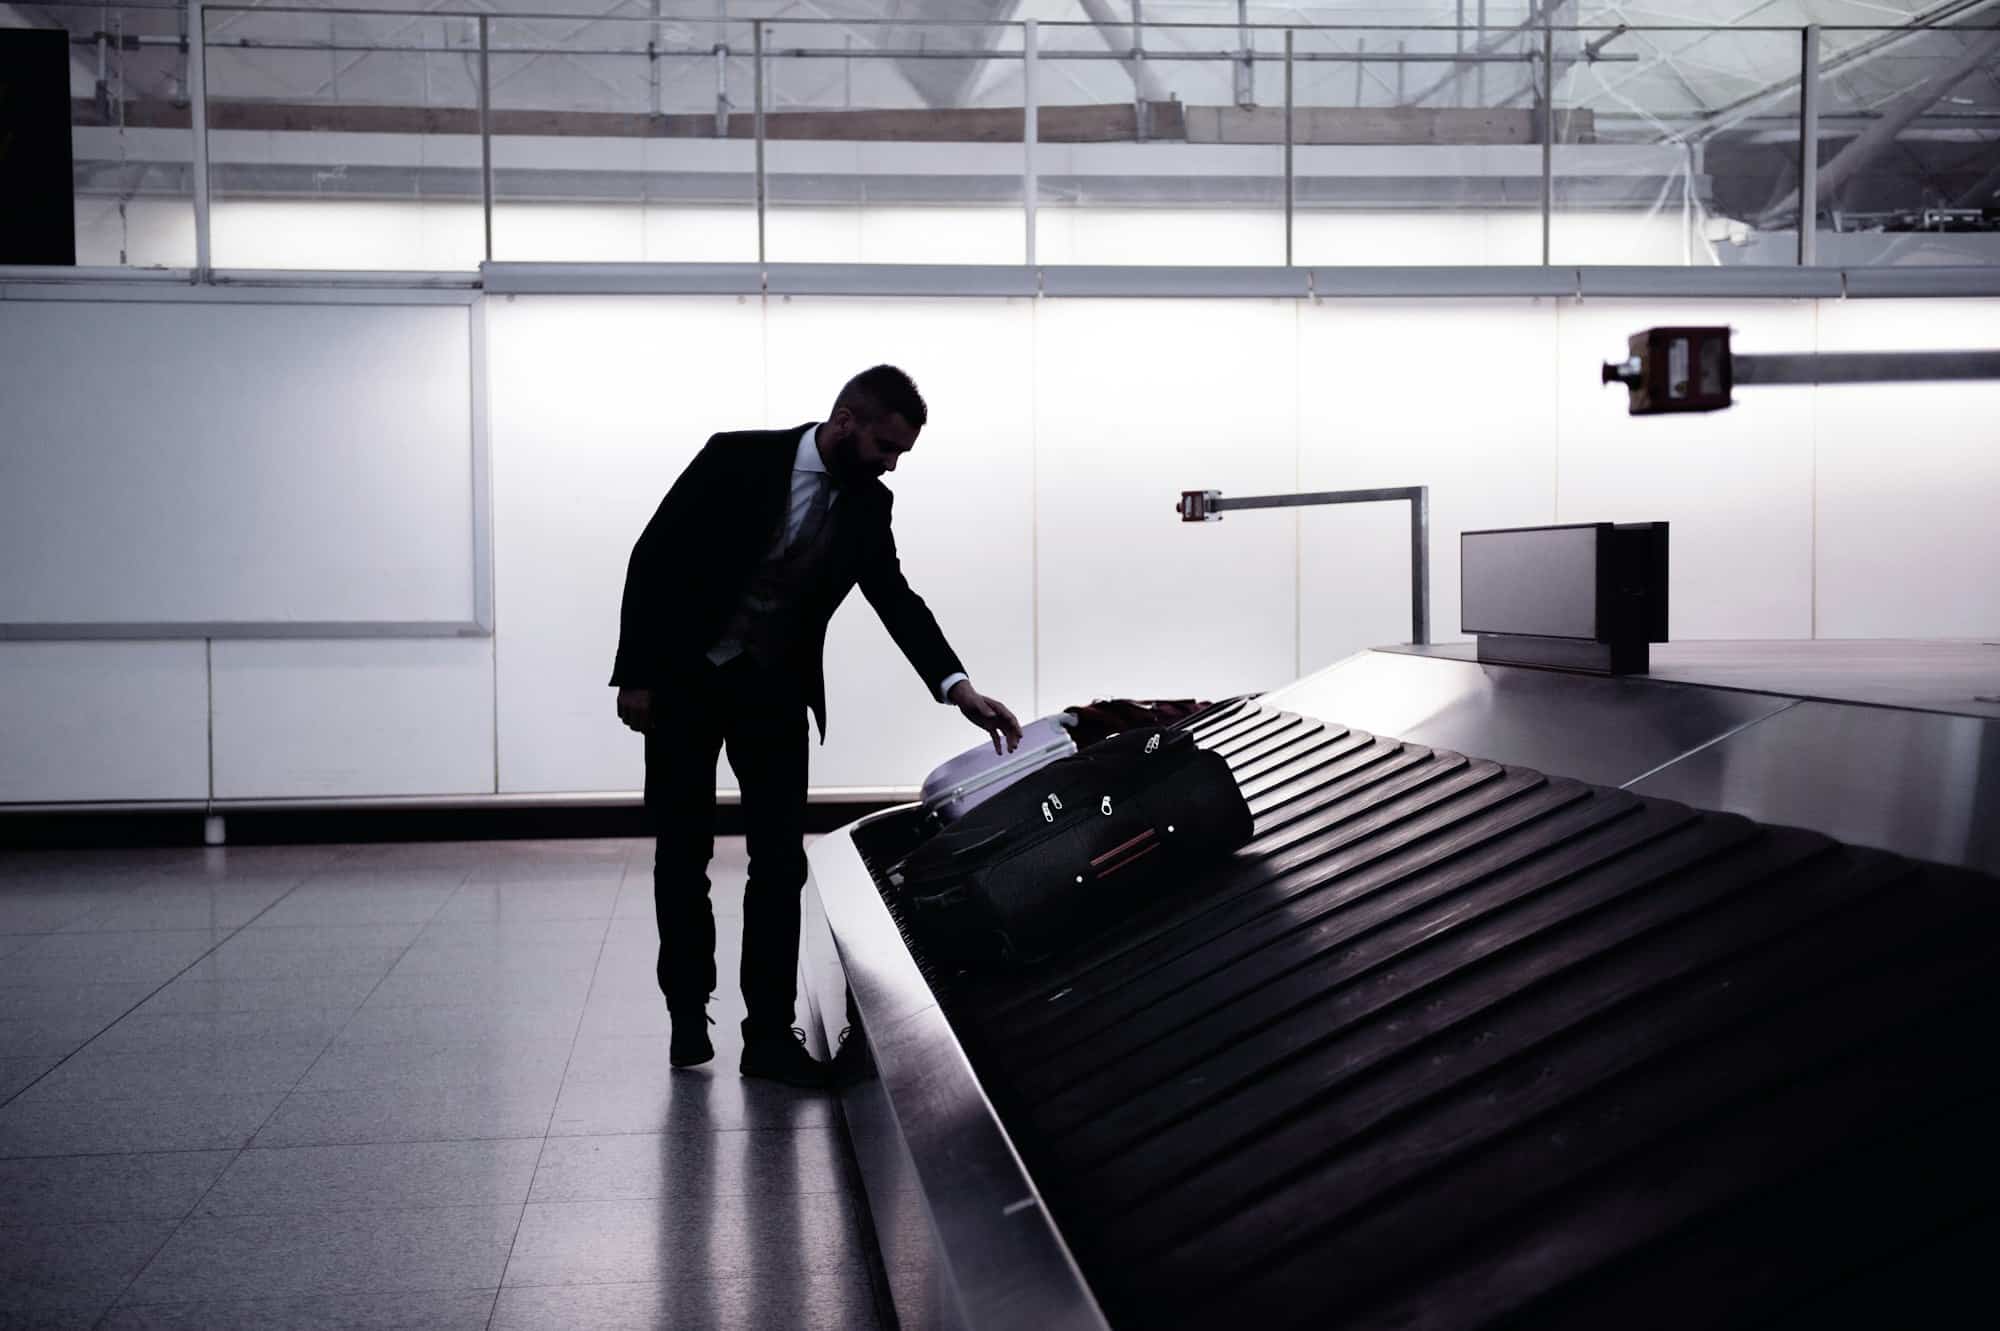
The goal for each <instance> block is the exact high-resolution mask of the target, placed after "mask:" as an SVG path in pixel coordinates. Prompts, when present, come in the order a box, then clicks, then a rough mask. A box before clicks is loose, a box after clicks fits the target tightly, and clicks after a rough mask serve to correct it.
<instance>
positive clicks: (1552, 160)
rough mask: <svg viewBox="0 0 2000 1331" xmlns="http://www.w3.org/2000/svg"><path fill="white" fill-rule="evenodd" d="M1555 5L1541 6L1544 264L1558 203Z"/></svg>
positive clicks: (1547, 260)
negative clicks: (1553, 18) (1553, 13)
mask: <svg viewBox="0 0 2000 1331" xmlns="http://www.w3.org/2000/svg"><path fill="white" fill-rule="evenodd" d="M1552 9H1553V7H1552V6H1547V5H1545V6H1543V8H1542V89H1543V93H1542V266H1543V267H1547V266H1548V263H1549V255H1550V231H1551V228H1552V226H1553V224H1554V222H1555V204H1556V30H1555V25H1554V24H1553V23H1552V22H1551V21H1550V20H1551V14H1552Z"/></svg>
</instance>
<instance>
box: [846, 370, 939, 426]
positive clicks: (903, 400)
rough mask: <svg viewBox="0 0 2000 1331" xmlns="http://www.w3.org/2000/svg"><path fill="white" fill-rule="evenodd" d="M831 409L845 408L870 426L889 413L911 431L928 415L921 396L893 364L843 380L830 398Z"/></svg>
mask: <svg viewBox="0 0 2000 1331" xmlns="http://www.w3.org/2000/svg"><path fill="white" fill-rule="evenodd" d="M833 405H834V406H835V408H840V407H846V408H847V409H848V410H849V411H851V412H853V413H854V415H855V416H856V417H857V418H859V419H861V420H864V421H868V422H870V423H873V422H875V421H879V420H881V419H882V418H883V417H885V416H888V415H890V414H892V413H893V414H895V415H898V416H901V417H902V418H903V419H904V420H906V421H908V422H909V423H910V426H911V428H912V429H917V430H921V429H923V428H924V422H925V420H926V418H927V417H928V415H929V412H928V411H927V410H926V409H925V407H924V395H923V394H922V393H919V392H918V391H917V386H916V384H915V383H913V382H912V381H911V379H910V376H909V375H907V374H904V373H903V372H902V371H901V370H899V369H897V368H896V367H895V366H893V365H877V366H876V367H875V368H874V369H872V370H863V371H862V372H861V373H859V374H857V375H855V376H854V377H853V378H852V379H849V380H848V381H847V386H846V387H845V388H842V389H841V390H840V396H839V397H838V398H835V399H834V403H833Z"/></svg>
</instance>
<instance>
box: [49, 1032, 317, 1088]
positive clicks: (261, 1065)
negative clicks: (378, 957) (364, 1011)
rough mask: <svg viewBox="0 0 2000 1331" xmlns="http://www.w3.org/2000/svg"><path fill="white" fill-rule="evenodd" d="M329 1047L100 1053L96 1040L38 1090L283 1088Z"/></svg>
mask: <svg viewBox="0 0 2000 1331" xmlns="http://www.w3.org/2000/svg"><path fill="white" fill-rule="evenodd" d="M325 1047H326V1037H325V1036H314V1037H310V1038H305V1039H289V1040H277V1039H270V1040H260V1041H256V1042H254V1043H252V1042H243V1043H229V1042H224V1043H219V1044H208V1045H186V1046H181V1047H175V1048H168V1049H149V1050H147V1051H145V1052H143V1053H100V1052H98V1050H97V1049H96V1047H95V1046H92V1047H91V1048H88V1049H85V1050H83V1051H82V1052H80V1053H78V1054H75V1055H73V1056H71V1057H70V1058H69V1059H68V1060H67V1061H65V1062H64V1063H63V1064H62V1066H61V1067H58V1068H56V1069H55V1070H54V1071H53V1072H51V1073H49V1075H48V1076H46V1077H44V1078H43V1079H42V1081H41V1084H40V1085H38V1086H36V1087H35V1094H36V1095H39V1096H42V1097H44V1098H48V1099H58V1100H69V1101H77V1100H88V1101H110V1100H151V1099H154V1098H156V1097H164V1096H178V1095H204V1094H213V1095H232V1094H251V1093H254V1092H259V1091H272V1092H277V1093H279V1094H282V1093H284V1092H286V1091H289V1090H291V1089H292V1088H293V1087H294V1086H296V1085H298V1083H299V1078H301V1077H303V1076H305V1074H306V1069H308V1068H310V1067H311V1066H312V1065H313V1060H314V1059H316V1058H318V1057H319V1053H320V1050H322V1049H324V1048H325Z"/></svg>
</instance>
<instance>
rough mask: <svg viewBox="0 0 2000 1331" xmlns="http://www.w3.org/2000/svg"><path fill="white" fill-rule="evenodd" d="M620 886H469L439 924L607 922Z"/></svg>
mask: <svg viewBox="0 0 2000 1331" xmlns="http://www.w3.org/2000/svg"><path fill="white" fill-rule="evenodd" d="M617 904H618V884H617V883H616V882H610V883H595V884H590V885H547V884H541V883H513V884H495V883H467V884H466V885H465V886H464V887H462V888H460V889H459V890H458V892H457V894H456V895H455V896H453V897H452V899H451V900H450V901H448V902H446V903H445V904H444V905H443V907H442V908H440V909H439V911H438V913H437V916H436V918H437V919H438V920H439V921H486V920H521V921H528V920H547V921H550V922H559V921H576V920H600V921H601V920H608V919H610V918H611V912H612V909H613V908H614V907H615V906H616V905H617Z"/></svg>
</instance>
